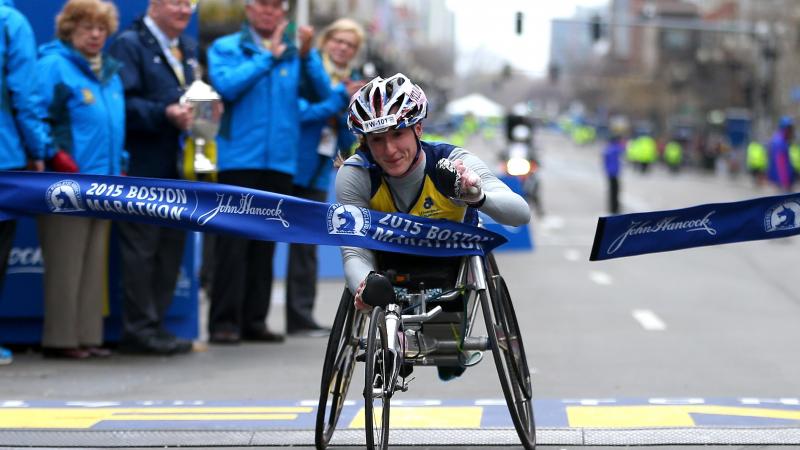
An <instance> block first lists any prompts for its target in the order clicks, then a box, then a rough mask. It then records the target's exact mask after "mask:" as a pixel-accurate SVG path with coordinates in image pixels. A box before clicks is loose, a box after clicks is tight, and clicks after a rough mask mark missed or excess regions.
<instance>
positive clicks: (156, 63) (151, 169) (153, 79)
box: [109, 18, 197, 178]
mask: <svg viewBox="0 0 800 450" xmlns="http://www.w3.org/2000/svg"><path fill="white" fill-rule="evenodd" d="M179 47H180V49H181V52H182V53H183V72H184V75H185V78H186V85H189V84H191V82H192V81H194V67H196V66H197V44H196V43H195V41H193V40H192V39H190V38H187V37H185V36H181V37H180V40H179ZM109 53H110V54H111V55H113V56H114V57H115V58H116V59H117V60H119V61H120V62H121V63H122V70H121V71H120V77H121V78H122V84H123V86H124V88H125V115H126V123H125V124H126V132H125V136H126V143H125V148H127V149H128V152H130V158H131V159H130V168H129V169H128V175H135V176H143V177H154V178H178V155H179V154H180V152H181V139H180V136H181V131H180V130H179V129H178V128H176V127H175V126H174V125H173V124H172V122H170V121H169V120H167V116H166V112H165V111H166V108H167V105H169V104H171V103H175V102H177V101H178V99H180V97H181V95H183V92H184V87H182V86H181V85H180V83H179V82H178V77H177V76H175V73H174V72H173V71H172V68H171V67H170V65H169V63H167V59H166V57H165V56H164V53H163V52H162V51H161V47H160V46H159V44H158V41H157V40H156V38H155V37H154V36H153V34H152V33H150V30H149V29H147V26H146V25H145V24H144V21H143V20H142V19H141V18H140V19H138V20H136V21H134V22H133V24H132V25H131V27H130V28H128V29H127V30H125V31H123V32H122V33H120V35H119V36H117V38H116V39H115V40H114V42H112V43H111V46H110V48H109Z"/></svg>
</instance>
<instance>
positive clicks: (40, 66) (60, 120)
mask: <svg viewBox="0 0 800 450" xmlns="http://www.w3.org/2000/svg"><path fill="white" fill-rule="evenodd" d="M118 24H119V20H118V14H117V8H116V7H115V6H114V4H113V3H111V2H108V1H103V0H69V1H68V2H67V3H66V4H65V5H64V7H63V8H62V9H61V12H60V13H59V14H58V16H57V17H56V35H57V36H58V39H56V40H55V41H53V42H50V43H48V44H45V45H43V46H42V47H41V48H40V49H39V54H40V59H39V61H38V62H37V63H36V79H37V85H36V91H37V92H39V93H40V94H41V101H42V110H46V111H47V122H48V123H49V124H50V128H51V129H52V136H53V144H54V145H55V148H56V149H57V150H56V152H55V154H54V156H53V157H52V159H50V163H49V169H50V170H53V171H57V172H81V173H87V174H96V175H119V173H120V167H121V163H122V160H123V149H122V146H123V141H124V133H125V102H124V97H123V92H122V82H121V81H120V79H119V75H118V74H117V72H118V70H119V63H118V62H117V61H116V60H114V59H113V58H110V57H108V56H107V55H104V54H103V53H102V50H103V47H104V46H105V42H106V38H107V37H108V36H109V34H111V33H114V32H116V31H117V27H118ZM56 189H57V190H58V189H59V188H56ZM57 190H56V191H54V192H53V194H52V195H53V196H55V195H56V192H57ZM65 192H68V191H65ZM66 203H69V202H68V201H67V202H66ZM61 207H62V208H65V209H66V208H69V205H66V206H64V205H63V204H62V206H61ZM67 211H68V209H67ZM38 225H39V240H40V242H41V245H42V257H43V260H44V269H45V271H44V331H43V335H42V353H43V354H44V355H45V356H48V357H57V358H73V359H85V358H88V357H90V356H100V357H106V356H109V355H110V354H111V352H110V351H109V350H108V349H106V348H103V346H102V344H103V302H104V300H105V297H106V296H105V292H106V278H105V276H106V266H107V259H106V256H107V254H108V237H109V222H108V221H107V220H101V219H95V218H84V217H76V216H70V215H69V214H54V215H42V216H40V217H39V218H38Z"/></svg>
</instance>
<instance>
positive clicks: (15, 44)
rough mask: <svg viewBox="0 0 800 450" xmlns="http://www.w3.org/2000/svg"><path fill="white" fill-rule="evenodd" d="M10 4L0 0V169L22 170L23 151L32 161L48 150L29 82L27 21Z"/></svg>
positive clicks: (31, 54)
mask: <svg viewBox="0 0 800 450" xmlns="http://www.w3.org/2000/svg"><path fill="white" fill-rule="evenodd" d="M12 5H13V3H11V2H10V1H9V0H0V170H7V169H19V168H23V167H25V163H26V157H25V151H27V153H28V156H30V157H31V158H34V159H43V158H44V157H45V154H46V153H49V152H50V151H51V150H50V137H49V132H48V130H47V126H46V125H45V124H44V123H43V122H42V121H41V120H40V118H41V117H42V116H43V115H44V112H43V111H40V110H39V109H38V108H39V107H38V105H37V101H36V92H35V90H34V89H32V88H33V83H31V80H32V79H33V77H34V64H35V63H36V41H35V39H34V37H33V30H32V29H31V26H30V24H29V23H28V20H27V19H25V16H23V15H22V14H21V13H20V12H19V11H17V10H16V9H14V8H12V7H11V6H12ZM23 148H24V150H23Z"/></svg>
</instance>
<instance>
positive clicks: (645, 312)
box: [631, 309, 667, 331]
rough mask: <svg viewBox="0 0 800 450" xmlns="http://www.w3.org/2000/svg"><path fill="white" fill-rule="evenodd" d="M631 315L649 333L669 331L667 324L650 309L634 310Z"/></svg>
mask: <svg viewBox="0 0 800 450" xmlns="http://www.w3.org/2000/svg"><path fill="white" fill-rule="evenodd" d="M631 314H632V315H633V318H634V319H636V321H637V322H639V325H641V326H642V328H644V329H645V330H647V331H664V330H666V329H667V324H666V323H664V321H663V320H661V319H660V318H659V317H658V316H657V315H656V313H654V312H653V311H650V310H649V309H634V310H633V311H632V312H631Z"/></svg>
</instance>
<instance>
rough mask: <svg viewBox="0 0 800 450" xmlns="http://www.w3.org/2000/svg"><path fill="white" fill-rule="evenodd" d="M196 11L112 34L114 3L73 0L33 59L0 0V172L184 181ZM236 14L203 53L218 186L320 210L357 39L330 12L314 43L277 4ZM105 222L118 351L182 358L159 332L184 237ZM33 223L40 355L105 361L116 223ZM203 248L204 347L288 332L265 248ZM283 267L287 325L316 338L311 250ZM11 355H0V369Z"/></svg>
mask: <svg viewBox="0 0 800 450" xmlns="http://www.w3.org/2000/svg"><path fill="white" fill-rule="evenodd" d="M195 4H196V2H195V1H192V0H150V1H149V3H148V7H147V10H146V11H143V16H142V17H140V18H139V19H137V20H136V21H134V22H133V24H132V25H131V26H130V27H128V28H127V29H125V30H122V31H121V32H120V33H119V34H117V35H115V33H116V32H117V28H118V25H119V24H118V22H119V15H118V11H117V8H116V6H115V5H114V3H113V2H111V1H109V0H68V1H66V2H65V4H64V6H63V7H62V9H61V11H60V13H59V14H58V16H57V18H56V39H55V40H53V41H52V42H48V43H44V44H43V45H41V46H40V47H39V48H38V51H37V49H36V44H35V42H34V36H33V33H32V30H31V27H30V24H29V23H28V21H27V20H26V19H25V17H24V16H23V15H22V14H21V13H20V12H19V11H17V10H16V9H14V7H13V3H12V1H11V0H0V31H2V35H4V36H9V35H11V36H14V38H13V39H12V40H2V39H0V68H1V69H2V75H0V76H2V79H0V87H2V90H3V92H2V93H0V94H2V95H0V102H2V103H5V102H8V105H6V104H2V105H0V106H2V107H1V108H0V170H35V171H44V170H47V171H57V172H79V173H86V174H95V175H131V176H140V177H151V178H166V179H175V178H179V172H178V160H179V156H180V154H181V152H182V145H183V143H182V141H183V140H184V139H185V136H186V135H185V132H186V131H187V130H189V128H190V126H191V123H192V120H193V110H192V108H191V106H189V105H188V104H185V103H181V102H180V101H179V99H180V98H181V96H182V95H183V93H184V92H185V91H186V89H187V87H188V86H189V85H190V84H191V83H192V82H193V81H194V80H195V79H196V78H197V77H199V76H200V74H201V73H202V71H201V68H200V67H199V63H198V60H199V58H198V56H199V55H198V51H199V50H198V46H197V43H196V42H195V41H194V40H193V39H192V38H191V37H189V36H187V35H186V33H185V30H186V27H187V26H188V24H189V21H190V20H191V17H192V14H193V11H194V8H195ZM245 12H246V20H245V22H244V23H243V24H242V27H241V30H240V31H238V32H236V33H233V34H231V35H227V36H223V37H220V38H219V39H217V40H216V41H215V42H213V44H212V45H211V46H210V48H209V50H208V53H207V55H208V58H207V61H208V64H207V65H208V67H207V72H208V80H209V81H210V84H211V86H212V87H213V88H214V89H216V91H217V92H218V93H219V94H220V96H221V97H222V101H223V105H224V113H223V116H222V124H221V127H220V131H219V134H218V136H217V145H218V156H217V157H218V162H217V164H218V170H219V172H218V178H217V179H218V181H219V182H220V183H226V184H231V185H236V186H243V187H248V188H255V189H260V190H265V191H270V192H275V193H281V194H288V195H295V196H298V197H303V198H307V199H311V200H317V201H324V200H325V198H326V195H327V187H328V184H329V181H330V180H329V176H330V171H331V170H332V167H333V165H334V160H335V158H336V157H337V155H339V154H340V152H342V151H347V150H349V149H350V148H351V146H352V145H353V143H354V139H355V138H354V137H353V135H352V134H350V133H349V131H347V128H346V124H345V117H346V116H345V109H346V106H347V103H348V100H349V98H350V96H351V95H352V94H353V93H354V92H355V91H356V90H358V88H360V87H361V86H362V85H363V81H360V79H361V76H360V74H359V73H358V72H356V71H354V70H353V69H352V63H353V61H354V59H355V56H356V55H357V53H358V51H359V49H360V47H361V45H362V43H363V40H364V32H363V30H362V28H361V27H360V25H358V24H357V23H356V22H353V21H351V20H348V19H341V20H339V21H336V22H335V23H333V24H331V26H329V27H328V28H326V29H325V30H324V31H323V32H322V33H321V34H320V37H319V40H318V47H319V49H315V48H313V38H314V30H313V29H312V28H310V27H305V26H303V27H299V29H298V30H297V32H296V34H297V36H295V35H294V30H293V27H291V26H288V21H287V17H286V14H287V4H286V2H285V1H283V0H246V4H245ZM107 40H108V41H109V42H108V44H109V45H106V43H107V42H106V41H107ZM295 42H298V43H299V44H295ZM106 49H107V50H106ZM32 80H34V81H35V82H31V81H32ZM114 225H115V226H116V227H117V230H118V234H119V246H120V254H121V275H122V276H121V293H122V308H121V309H122V334H121V338H120V341H119V345H118V347H117V349H118V351H120V352H126V353H138V354H153V355H174V354H179V353H187V352H190V351H191V350H192V342H191V341H189V340H185V339H182V338H178V337H176V336H175V335H174V334H173V333H171V332H170V331H169V330H168V329H167V327H166V326H165V314H166V312H167V310H168V308H169V307H170V304H171V302H172V298H173V293H174V291H175V286H176V283H177V279H178V274H179V271H180V264H181V260H182V257H183V250H184V243H185V240H186V235H185V232H183V231H180V230H176V229H173V228H167V227H161V226H156V225H147V224H142V223H135V222H126V221H118V222H115V223H114ZM37 226H38V232H39V239H40V243H41V246H42V253H43V260H44V325H43V333H42V342H41V343H42V353H43V355H44V356H46V357H58V358H69V359H86V358H92V357H107V356H109V355H110V354H111V351H110V350H109V349H108V347H107V346H106V345H105V343H104V342H103V310H104V300H105V298H106V295H105V292H106V286H105V285H106V277H107V267H108V260H107V258H108V245H109V235H110V227H111V224H110V223H109V221H107V220H100V219H92V218H79V217H71V216H66V215H47V216H42V217H39V218H38V219H37ZM14 234H15V223H14V221H0V274H2V275H4V274H5V269H6V264H7V260H8V255H9V252H10V250H11V247H12V243H13V238H14ZM65 236H69V238H68V239H65V238H64V237H65ZM211 242H214V247H213V249H212V250H213V251H212V252H210V254H212V255H213V256H214V258H215V261H214V264H213V267H216V270H214V274H213V278H212V279H213V283H212V286H211V289H210V301H211V305H210V312H209V318H208V327H209V330H208V331H209V340H210V342H212V343H219V344H236V343H239V342H240V341H242V340H249V341H260V342H282V341H283V340H284V336H283V335H281V334H279V333H277V332H275V331H273V330H269V329H268V328H267V325H266V323H267V315H268V313H269V307H270V299H271V297H272V294H271V288H272V273H273V267H272V265H273V263H272V259H273V253H274V248H275V243H274V242H263V241H254V240H250V239H245V238H239V237H235V236H228V235H219V236H216V237H215V239H213V240H212V241H211ZM289 259H290V262H289V268H288V272H289V275H288V279H287V299H286V304H287V317H286V323H287V331H288V332H289V333H290V334H298V335H320V336H321V335H325V334H326V333H327V331H328V330H327V328H325V327H324V326H322V325H320V324H318V323H317V322H316V321H315V320H314V318H313V314H312V312H313V306H314V300H315V296H316V288H315V285H316V272H317V261H316V249H315V247H314V246H311V245H292V246H291V249H290V258H289ZM309 280H311V282H309ZM0 289H2V277H0ZM11 359H12V355H11V352H10V351H8V350H7V349H4V348H3V347H0V364H2V363H8V362H11Z"/></svg>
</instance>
